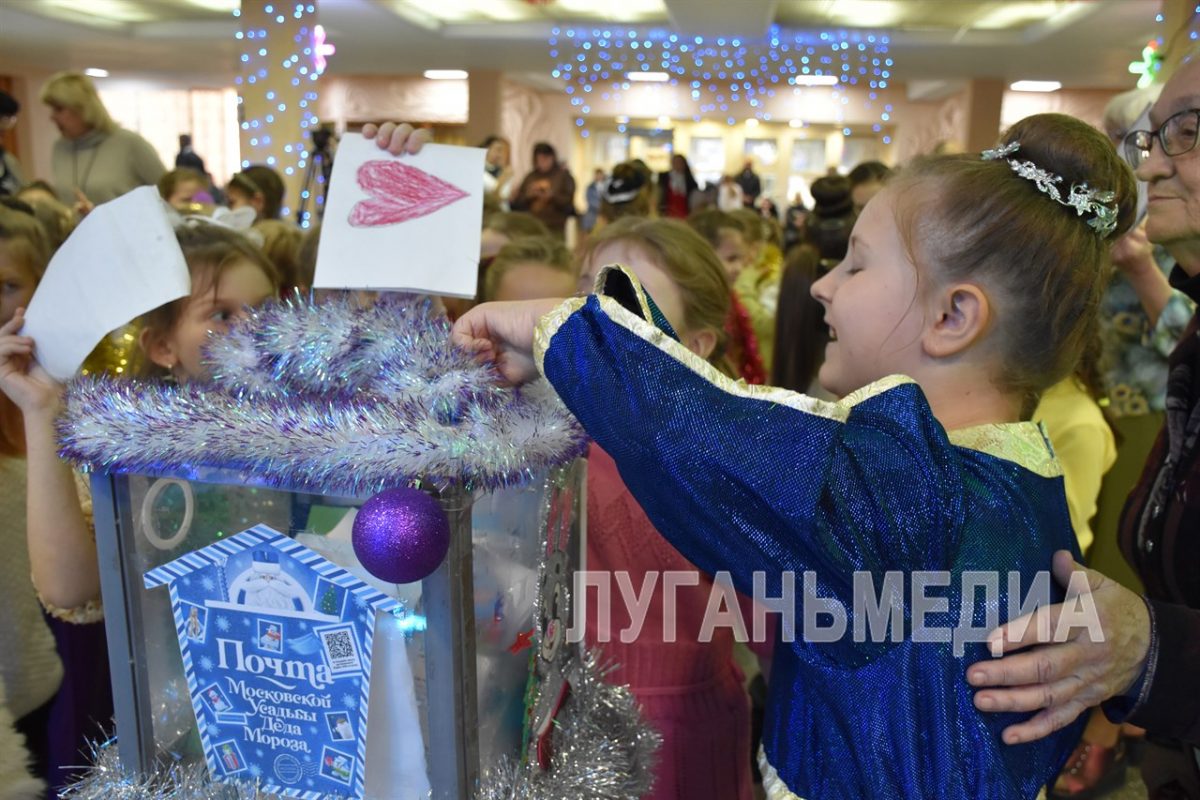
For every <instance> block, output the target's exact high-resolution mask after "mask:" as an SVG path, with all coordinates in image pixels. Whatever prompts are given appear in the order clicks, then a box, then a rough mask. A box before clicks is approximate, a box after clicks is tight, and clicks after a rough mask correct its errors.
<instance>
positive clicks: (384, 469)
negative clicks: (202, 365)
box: [60, 295, 585, 495]
mask: <svg viewBox="0 0 1200 800" xmlns="http://www.w3.org/2000/svg"><path fill="white" fill-rule="evenodd" d="M449 333H450V328H449V324H448V323H447V322H446V320H445V318H444V317H442V316H441V315H439V314H438V313H437V312H436V310H435V309H434V308H433V306H432V305H431V304H430V302H429V301H428V300H425V299H422V298H419V297H416V296H412V295H395V296H389V297H386V298H383V299H381V300H380V301H379V302H378V303H377V304H376V305H374V306H372V307H370V308H360V307H358V306H357V305H355V304H353V303H350V302H348V301H332V302H329V303H325V304H322V305H312V304H310V303H307V302H304V301H293V302H290V303H281V304H278V305H275V306H271V307H268V308H264V309H261V310H259V311H257V312H255V313H254V314H253V315H252V317H251V318H250V319H249V320H247V321H246V322H244V323H242V324H241V325H239V326H237V327H235V328H234V329H233V330H232V331H231V332H230V333H229V334H228V335H226V336H222V337H219V338H217V339H214V340H213V342H212V343H211V345H210V349H209V357H210V359H211V361H212V366H213V377H212V380H211V381H208V382H191V383H187V384H179V385H175V384H164V383H156V382H143V381H129V380H116V379H112V378H104V377H89V378H81V379H79V380H76V381H75V382H73V383H72V385H71V386H70V388H69V390H68V393H67V413H66V415H65V417H64V419H63V421H62V424H61V426H60V440H61V442H62V453H63V455H64V456H65V457H67V458H69V459H71V460H73V461H75V462H77V463H80V464H84V465H87V466H91V467H94V468H97V469H103V470H107V471H113V472H137V473H145V474H154V475H184V476H187V475H188V474H190V473H191V471H192V470H194V469H196V468H198V467H212V468H219V469H229V470H236V471H241V472H243V473H245V474H246V475H247V476H248V478H247V479H248V480H252V481H253V482H256V483H260V484H266V485H271V486H285V487H288V488H292V489H307V490H312V491H319V492H321V493H324V494H347V495H365V494H374V493H375V492H378V491H381V490H383V489H385V488H391V487H394V486H404V485H406V484H407V483H409V482H410V481H412V480H414V479H417V478H419V479H421V480H422V481H423V482H424V483H426V484H428V485H431V486H434V487H436V488H443V487H445V486H447V485H451V484H462V485H464V486H466V487H467V488H469V489H475V488H483V489H493V488H495V487H498V486H505V485H510V484H515V483H522V482H524V481H526V480H527V479H529V478H530V477H531V476H532V475H533V474H534V473H535V472H537V471H539V470H541V469H544V468H546V467H549V466H553V465H556V464H562V463H565V462H569V461H571V460H572V459H574V458H575V457H576V456H579V455H581V454H582V453H583V451H584V449H585V440H584V435H583V431H582V429H581V428H580V427H579V424H578V423H577V422H576V421H575V419H574V418H573V417H572V416H571V415H570V413H569V412H568V411H567V410H566V408H565V407H564V406H563V405H562V403H561V401H559V399H558V397H557V395H555V393H554V391H553V389H551V388H550V387H549V386H548V385H547V384H546V383H545V382H544V381H539V382H536V383H533V384H530V385H529V386H526V387H523V388H520V389H513V388H509V387H505V386H500V385H498V384H497V376H496V373H495V372H494V371H493V370H491V369H490V368H489V367H486V366H483V365H479V364H476V363H475V362H474V360H473V359H472V358H471V356H469V355H468V354H466V353H463V352H461V351H459V350H457V349H456V348H454V347H452V346H451V345H450V341H449Z"/></svg>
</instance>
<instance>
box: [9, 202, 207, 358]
mask: <svg viewBox="0 0 1200 800" xmlns="http://www.w3.org/2000/svg"><path fill="white" fill-rule="evenodd" d="M191 286H192V283H191V278H190V277H189V276H188V268H187V264H186V263H185V262H184V260H183V253H182V252H181V251H180V249H179V244H178V242H177V241H176V240H175V233H174V231H172V230H171V225H170V223H169V222H168V221H167V216H166V213H165V210H164V209H163V206H162V200H161V199H160V198H159V196H158V191H157V190H156V189H155V188H154V187H153V186H143V187H141V188H139V189H134V190H133V191H132V192H129V193H128V194H125V195H122V196H121V197H118V198H117V199H116V200H113V201H111V202H108V203H104V204H103V205H99V206H96V208H95V209H93V210H92V212H91V213H90V214H88V215H87V216H86V217H85V218H84V220H83V222H81V223H80V224H79V227H78V228H76V229H75V232H74V233H72V234H71V236H70V238H68V239H67V241H66V242H64V243H63V246H62V247H60V248H59V250H58V252H57V253H55V254H54V258H53V259H51V260H50V266H48V267H47V268H46V274H45V276H44V277H43V278H42V280H41V283H39V284H38V288H37V291H36V292H35V293H34V295H33V300H31V301H30V303H29V309H28V310H27V311H26V312H25V327H24V328H22V329H21V334H22V335H24V336H32V337H33V339H34V341H35V342H36V343H37V350H36V354H37V360H38V362H39V363H40V364H41V365H42V366H43V367H45V368H46V371H47V372H49V373H50V375H52V376H53V377H54V378H55V379H57V380H60V381H65V380H67V379H69V378H70V377H71V376H73V375H74V374H75V373H76V372H77V371H78V370H79V367H80V366H81V365H82V364H83V361H84V359H85V358H87V355H88V353H90V352H91V351H92V349H93V348H94V347H95V346H96V345H97V344H98V343H99V342H100V340H101V339H103V338H104V335H105V334H106V333H108V332H109V331H112V330H115V329H117V328H119V327H121V326H122V325H125V324H126V323H128V322H129V321H130V320H132V319H134V318H135V317H138V316H140V315H142V314H144V313H146V312H147V311H150V310H151V309H154V308H158V307H159V306H161V305H162V304H163V303H169V302H170V301H172V300H175V299H178V298H180V297H186V296H187V295H188V294H190V293H191Z"/></svg>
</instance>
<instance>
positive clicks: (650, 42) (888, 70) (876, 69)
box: [549, 26, 894, 137]
mask: <svg viewBox="0 0 1200 800" xmlns="http://www.w3.org/2000/svg"><path fill="white" fill-rule="evenodd" d="M888 44H889V40H888V36H887V35H886V34H882V33H876V32H869V31H863V30H854V31H846V30H839V31H823V32H813V31H784V30H782V29H780V28H778V27H774V26H773V27H772V28H771V29H770V30H769V31H768V33H767V36H766V38H765V39H764V40H761V41H753V42H749V41H745V40H743V39H740V38H726V37H707V38H706V37H703V36H685V35H682V34H679V33H674V32H671V31H667V30H650V31H638V30H635V29H632V28H626V27H623V26H622V27H617V26H612V27H605V28H587V27H582V26H575V27H566V26H562V27H556V28H554V29H553V30H552V31H551V36H550V40H549V45H550V56H551V58H553V59H554V60H555V67H554V69H553V71H552V73H551V74H552V76H553V77H555V78H561V79H563V80H564V81H565V82H566V87H565V91H566V93H567V95H568V96H569V97H570V98H571V105H572V106H573V108H574V111H575V114H576V119H575V124H576V126H577V127H579V128H580V129H581V135H583V136H584V137H586V136H587V135H588V132H587V119H588V116H589V115H590V114H591V113H592V107H593V105H595V104H597V103H598V102H599V101H601V100H602V101H613V102H620V101H621V100H622V98H623V96H624V95H626V94H627V93H628V92H629V91H630V89H631V88H632V87H633V86H634V85H635V84H641V83H659V84H665V85H670V86H677V87H684V88H685V89H687V90H688V92H689V94H688V95H687V96H688V97H690V100H691V108H690V109H688V111H689V112H690V113H682V114H681V116H690V117H691V118H692V119H693V120H695V121H699V120H700V119H701V118H702V117H717V118H725V119H726V121H727V122H728V123H729V124H731V125H732V124H734V123H735V122H737V121H738V119H744V118H746V117H751V116H753V117H755V118H757V119H760V120H763V121H770V120H771V113H770V111H769V110H767V108H766V106H765V101H766V100H768V99H769V98H772V97H775V96H776V95H777V94H780V93H791V92H797V91H800V90H801V89H803V88H805V87H813V86H828V87H830V89H831V90H832V92H833V93H834V95H835V98H836V99H837V101H838V102H837V107H838V122H841V121H842V120H843V117H844V112H843V111H842V108H843V107H844V106H847V105H849V103H850V102H851V98H850V96H849V95H848V93H847V91H846V90H847V89H850V88H856V89H864V90H866V100H865V102H866V103H867V106H868V108H870V109H872V110H876V109H877V111H878V115H879V120H880V122H879V123H876V124H875V125H874V130H875V131H876V132H879V131H880V130H881V129H882V124H880V123H886V122H887V121H888V119H889V117H890V114H891V110H892V107H891V105H890V104H888V103H886V102H884V100H883V99H882V96H881V94H880V90H883V89H886V88H887V87H888V84H889V81H890V79H891V75H892V70H893V66H894V63H893V59H892V56H891V55H890V53H889V46H888ZM681 96H683V95H682V93H681Z"/></svg>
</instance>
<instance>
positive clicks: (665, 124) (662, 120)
mask: <svg viewBox="0 0 1200 800" xmlns="http://www.w3.org/2000/svg"><path fill="white" fill-rule="evenodd" d="M658 127H660V128H669V127H671V118H670V117H659V118H658Z"/></svg>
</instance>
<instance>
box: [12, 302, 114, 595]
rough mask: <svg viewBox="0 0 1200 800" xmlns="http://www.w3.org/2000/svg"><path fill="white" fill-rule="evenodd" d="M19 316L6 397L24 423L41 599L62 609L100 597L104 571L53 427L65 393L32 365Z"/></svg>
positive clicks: (31, 538)
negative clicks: (101, 572) (102, 572)
mask: <svg viewBox="0 0 1200 800" xmlns="http://www.w3.org/2000/svg"><path fill="white" fill-rule="evenodd" d="M24 323H25V315H24V310H23V309H19V310H18V311H17V313H16V314H15V315H14V316H13V318H12V320H10V321H9V322H8V323H7V324H6V325H4V326H3V327H0V391H3V392H4V394H6V395H8V397H9V399H10V400H12V401H13V402H14V403H15V404H16V405H17V406H18V407H19V408H20V409H21V413H22V415H23V416H24V418H25V459H26V473H27V474H26V516H27V525H26V530H27V539H28V542H29V562H30V565H31V568H32V572H33V582H34V585H35V586H36V587H37V589H38V591H39V593H40V594H41V596H42V599H43V600H44V601H45V602H46V603H47V604H48V605H50V606H54V607H56V608H59V609H73V608H78V607H80V606H84V605H86V604H87V603H89V602H92V601H95V600H97V599H99V597H100V570H99V566H98V562H97V560H96V542H95V539H94V537H93V534H92V528H91V525H89V524H88V521H87V519H86V517H85V516H84V513H83V508H82V506H81V504H80V502H79V494H78V492H77V490H76V483H75V475H74V473H73V471H72V470H71V468H70V467H69V466H68V465H67V464H66V462H64V461H63V460H62V459H60V458H59V457H58V442H57V438H56V436H55V430H54V421H55V418H56V417H57V415H58V413H59V411H60V410H61V395H62V386H61V385H59V384H58V383H56V382H55V381H54V380H53V379H52V378H51V377H50V376H49V375H48V374H47V373H46V371H45V370H43V369H42V368H41V367H40V366H39V365H38V364H37V363H36V362H35V361H34V360H33V354H34V351H35V345H34V342H33V340H32V339H30V338H29V337H28V336H19V335H17V332H18V331H19V330H20V329H21V326H22V325H24Z"/></svg>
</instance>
